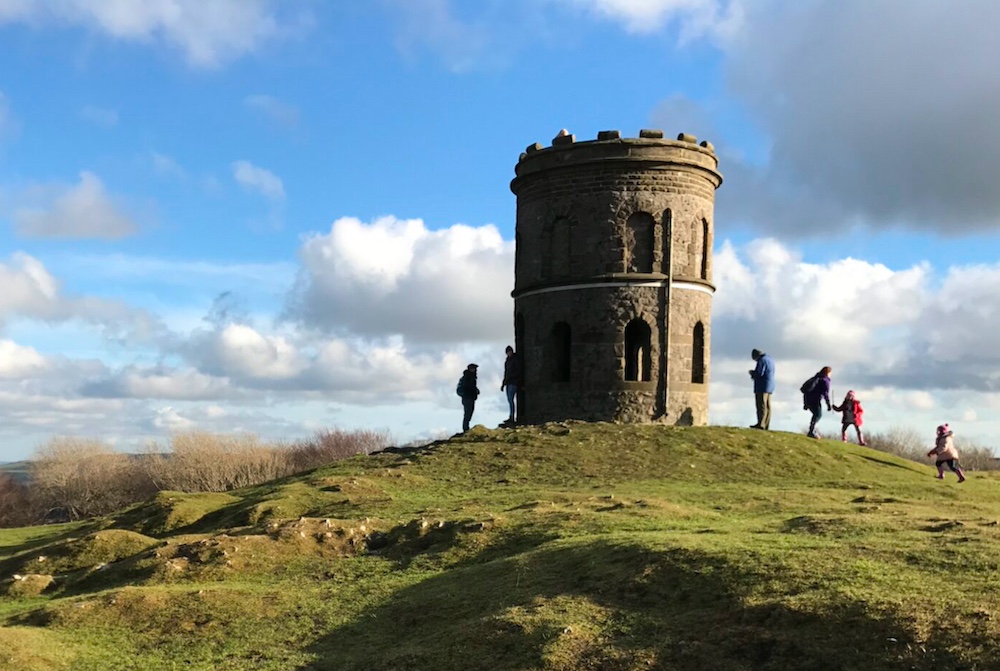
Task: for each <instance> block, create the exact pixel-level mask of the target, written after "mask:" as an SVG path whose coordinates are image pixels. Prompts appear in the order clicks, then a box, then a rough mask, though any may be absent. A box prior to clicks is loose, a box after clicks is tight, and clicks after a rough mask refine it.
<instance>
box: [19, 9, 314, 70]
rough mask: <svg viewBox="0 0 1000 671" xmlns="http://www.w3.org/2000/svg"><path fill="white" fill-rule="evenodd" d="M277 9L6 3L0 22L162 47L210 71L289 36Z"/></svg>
mask: <svg viewBox="0 0 1000 671" xmlns="http://www.w3.org/2000/svg"><path fill="white" fill-rule="evenodd" d="M281 4H283V3H279V2H275V1H272V0H208V1H205V0H142V2H110V1H108V0H76V1H75V2H44V1H41V0H37V1H32V0H20V1H18V0H13V2H11V1H10V0H8V1H7V2H5V3H3V4H0V23H3V22H26V23H29V24H31V25H44V24H70V25H79V26H82V27H85V28H89V29H91V30H96V31H98V32H101V33H103V34H105V35H108V36H110V37H112V38H114V39H118V40H123V41H127V42H136V43H140V44H143V43H154V44H160V43H162V44H166V45H168V46H170V47H171V48H173V49H176V50H178V51H180V52H181V53H182V54H183V55H184V57H185V58H186V60H187V61H188V62H189V63H190V64H191V65H193V66H197V67H213V66H218V65H220V64H222V63H225V62H227V61H230V60H233V59H236V58H239V57H241V56H244V55H246V54H249V53H252V52H254V51H256V50H258V49H259V48H260V47H261V46H262V45H264V44H265V43H267V42H269V41H271V40H273V39H275V38H277V37H280V36H281V35H282V34H284V33H286V32H288V30H289V28H290V25H289V22H288V21H285V20H284V19H282V18H281V16H280V15H281V14H282V11H281V8H280V5H281ZM298 21H299V22H300V23H301V19H299V20H298Z"/></svg>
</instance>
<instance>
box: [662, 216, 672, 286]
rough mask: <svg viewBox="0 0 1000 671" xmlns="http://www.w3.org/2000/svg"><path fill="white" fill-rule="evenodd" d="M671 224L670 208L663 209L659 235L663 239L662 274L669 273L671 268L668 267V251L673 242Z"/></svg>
mask: <svg viewBox="0 0 1000 671" xmlns="http://www.w3.org/2000/svg"><path fill="white" fill-rule="evenodd" d="M673 225H674V221H673V215H672V214H671V213H670V210H664V211H663V235H662V236H661V237H662V241H663V268H662V269H661V271H660V272H662V273H663V274H664V275H669V274H670V269H671V267H670V253H671V252H670V250H671V249H673V242H674V240H673V237H674V228H673Z"/></svg>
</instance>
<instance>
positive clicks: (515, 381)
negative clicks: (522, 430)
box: [500, 345, 521, 426]
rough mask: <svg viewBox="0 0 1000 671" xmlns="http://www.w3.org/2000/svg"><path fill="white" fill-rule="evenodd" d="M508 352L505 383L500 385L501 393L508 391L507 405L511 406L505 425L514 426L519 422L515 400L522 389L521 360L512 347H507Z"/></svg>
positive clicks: (504, 369)
mask: <svg viewBox="0 0 1000 671" xmlns="http://www.w3.org/2000/svg"><path fill="white" fill-rule="evenodd" d="M506 352H507V360H506V361H504V363H503V382H501V383H500V391H503V390H504V389H506V390H507V404H508V405H509V406H510V417H508V418H507V421H506V422H504V424H506V425H508V426H514V424H515V423H516V422H517V419H516V416H515V405H516V404H515V402H514V400H515V399H516V398H517V390H518V389H520V388H521V359H520V357H518V356H517V354H515V353H514V348H513V347H511V346H510V345H507V350H506ZM504 424H501V426H503V425H504Z"/></svg>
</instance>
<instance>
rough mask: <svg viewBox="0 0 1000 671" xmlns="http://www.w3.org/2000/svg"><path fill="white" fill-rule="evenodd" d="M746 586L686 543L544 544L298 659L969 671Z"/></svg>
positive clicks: (420, 666) (946, 655)
mask: <svg viewBox="0 0 1000 671" xmlns="http://www.w3.org/2000/svg"><path fill="white" fill-rule="evenodd" d="M753 584H754V576H753V575H752V574H751V575H748V574H745V573H743V572H741V571H740V570H739V569H737V568H734V567H733V566H732V565H730V564H727V563H725V562H723V561H721V560H719V559H718V558H717V557H714V556H710V555H705V554H701V553H695V552H690V551H686V550H671V551H666V552H655V551H652V550H650V549H649V548H646V547H641V546H637V545H630V544H614V543H611V542H605V541H596V542H590V543H586V544H576V545H571V546H566V545H563V546H556V547H552V546H551V545H550V546H547V547H545V548H542V549H539V550H537V551H535V552H532V553H530V554H527V555H521V556H518V557H509V558H506V559H501V560H496V561H490V562H486V563H479V564H476V565H470V566H465V567H463V568H458V569H455V570H452V571H449V572H447V573H444V574H439V575H436V576H434V577H431V578H428V579H426V580H424V581H422V582H420V583H418V584H416V585H413V586H411V587H409V588H406V589H403V590H401V591H400V592H398V593H396V594H395V596H394V597H393V598H392V599H390V600H389V601H388V602H386V603H384V604H383V605H381V606H379V607H375V608H372V609H370V610H368V611H366V612H364V613H362V614H361V615H360V616H359V617H358V618H356V619H355V620H354V621H353V622H351V623H349V624H347V625H345V626H342V627H340V628H337V629H334V630H333V631H331V632H329V633H328V634H327V635H326V636H324V637H322V638H321V639H319V640H318V641H316V642H315V643H314V644H313V645H312V646H311V647H310V648H309V652H310V653H312V654H313V655H315V661H314V662H312V663H310V664H308V665H305V666H301V667H298V668H299V671H307V670H308V671H326V670H333V669H337V670H343V671H352V670H355V669H358V670H361V669H364V670H365V671H368V670H370V669H379V670H380V671H404V670H405V671H423V670H427V671H430V670H431V669H433V670H434V671H470V670H476V669H490V670H491V671H514V670H528V669H547V670H552V671H556V670H566V671H569V670H571V669H572V670H576V669H594V670H598V669H599V670H602V671H626V670H633V669H663V670H666V669H671V670H673V669H712V670H713V671H730V670H731V671H737V670H739V671H743V670H750V669H753V670H755V671H770V670H774V671H778V670H781V671H785V670H787V669H796V670H797V671H820V670H822V671H827V670H828V669H857V670H861V669H889V670H895V669H899V670H900V671H902V670H903V669H907V670H910V669H918V670H924V669H927V670H930V669H942V668H947V669H963V668H973V667H971V666H968V665H967V664H963V660H960V659H959V658H957V657H956V656H955V655H954V654H953V653H952V652H951V651H949V650H948V648H947V644H946V640H947V639H945V637H944V636H940V639H941V640H933V641H923V642H922V643H923V646H921V644H920V643H918V642H916V641H914V640H913V635H912V632H911V630H910V628H909V627H908V625H907V624H906V623H905V622H902V621H898V620H896V619H894V618H891V617H883V616H875V615H872V614H871V613H869V612H867V611H866V610H865V608H864V606H863V605H860V604H857V603H853V602H845V603H842V604H835V603H823V602H821V601H819V600H816V601H813V602H811V604H812V605H813V607H812V608H811V609H809V610H805V609H803V610H796V609H793V608H790V607H788V606H787V605H784V604H781V603H777V602H769V601H768V600H767V599H764V600H763V603H761V599H759V598H758V599H756V603H754V604H752V605H750V604H748V602H747V601H746V600H744V598H743V596H744V594H745V592H746V589H747V587H748V586H750V585H753ZM989 654H990V655H993V656H995V655H996V653H989ZM983 661H984V662H993V663H996V662H997V659H991V660H983ZM987 666H988V664H987ZM987 666H983V667H980V668H987ZM990 668H995V667H990Z"/></svg>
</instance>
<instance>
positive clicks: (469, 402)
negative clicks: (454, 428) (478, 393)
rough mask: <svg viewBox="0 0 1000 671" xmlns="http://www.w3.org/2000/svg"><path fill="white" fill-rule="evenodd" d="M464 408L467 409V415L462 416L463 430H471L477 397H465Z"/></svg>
mask: <svg viewBox="0 0 1000 671" xmlns="http://www.w3.org/2000/svg"><path fill="white" fill-rule="evenodd" d="M462 408H463V409H464V410H465V416H464V417H463V418H462V431H468V430H469V420H471V419H472V413H473V411H474V410H475V409H476V399H474V398H463V399H462Z"/></svg>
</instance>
